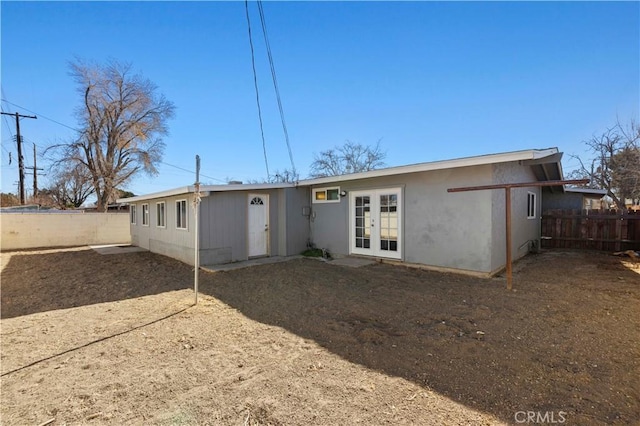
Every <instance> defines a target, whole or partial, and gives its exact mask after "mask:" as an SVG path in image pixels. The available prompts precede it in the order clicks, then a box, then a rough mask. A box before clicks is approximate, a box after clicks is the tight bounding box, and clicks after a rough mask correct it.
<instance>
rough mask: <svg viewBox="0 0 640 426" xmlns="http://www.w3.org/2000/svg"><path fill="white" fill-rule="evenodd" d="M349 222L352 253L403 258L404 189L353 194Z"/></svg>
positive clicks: (351, 194) (350, 201) (355, 192)
mask: <svg viewBox="0 0 640 426" xmlns="http://www.w3.org/2000/svg"><path fill="white" fill-rule="evenodd" d="M349 223H350V226H349V228H350V232H349V238H350V242H349V248H350V250H351V253H353V254H364V255H369V256H377V257H389V258H393V259H401V258H402V241H401V238H402V190H401V188H390V189H375V190H370V191H354V192H351V193H350V197H349Z"/></svg>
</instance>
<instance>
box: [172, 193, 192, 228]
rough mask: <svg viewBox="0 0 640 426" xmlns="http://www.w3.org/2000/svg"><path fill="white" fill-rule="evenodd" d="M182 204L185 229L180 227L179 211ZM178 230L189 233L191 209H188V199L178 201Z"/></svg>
mask: <svg viewBox="0 0 640 426" xmlns="http://www.w3.org/2000/svg"><path fill="white" fill-rule="evenodd" d="M181 203H184V228H183V227H180V226H178V209H179V207H178V206H179V205H180V204H181ZM175 224H176V229H179V230H181V231H188V230H189V209H188V208H187V200H186V199H182V200H176V222H175Z"/></svg>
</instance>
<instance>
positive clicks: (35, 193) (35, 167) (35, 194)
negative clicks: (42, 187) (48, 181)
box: [33, 143, 38, 202]
mask: <svg viewBox="0 0 640 426" xmlns="http://www.w3.org/2000/svg"><path fill="white" fill-rule="evenodd" d="M36 197H38V165H37V164H36V144H35V143H34V144H33V198H34V202H36V201H35V199H36Z"/></svg>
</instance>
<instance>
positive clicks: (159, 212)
mask: <svg viewBox="0 0 640 426" xmlns="http://www.w3.org/2000/svg"><path fill="white" fill-rule="evenodd" d="M156 226H157V227H158V228H164V227H165V226H166V225H165V219H164V201H162V202H160V203H156Z"/></svg>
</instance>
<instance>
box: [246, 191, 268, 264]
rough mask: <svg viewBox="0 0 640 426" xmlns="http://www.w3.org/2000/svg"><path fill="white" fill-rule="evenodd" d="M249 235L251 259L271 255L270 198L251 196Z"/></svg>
mask: <svg viewBox="0 0 640 426" xmlns="http://www.w3.org/2000/svg"><path fill="white" fill-rule="evenodd" d="M248 202H249V205H248V209H249V211H248V215H247V216H248V234H249V241H248V245H249V249H248V252H249V257H257V256H266V255H267V254H269V196H268V195H266V194H249V201H248Z"/></svg>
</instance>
